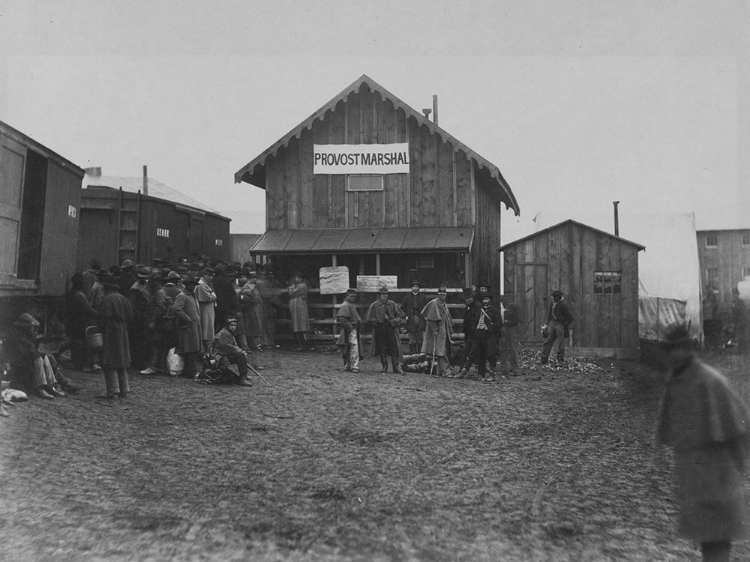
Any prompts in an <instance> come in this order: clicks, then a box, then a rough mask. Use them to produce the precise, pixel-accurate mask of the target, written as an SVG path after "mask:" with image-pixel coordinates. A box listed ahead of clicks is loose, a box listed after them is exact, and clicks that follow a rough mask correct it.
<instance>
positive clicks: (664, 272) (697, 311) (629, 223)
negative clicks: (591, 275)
mask: <svg viewBox="0 0 750 562" xmlns="http://www.w3.org/2000/svg"><path fill="white" fill-rule="evenodd" d="M567 219H573V220H575V221H578V222H581V223H583V224H586V225H588V226H591V227H593V228H598V229H600V230H603V231H605V232H612V233H613V234H614V218H613V212H612V211H610V212H601V213H592V212H591V211H579V212H576V213H575V216H570V215H568V216H562V215H560V216H556V215H554V214H545V215H544V216H543V215H542V214H541V213H539V214H537V215H536V217H534V219H533V220H527V221H524V220H523V219H515V220H510V221H506V223H505V224H504V226H503V234H502V237H503V241H504V243H507V242H511V241H513V240H518V239H519V238H522V237H524V236H527V235H529V234H533V233H534V232H538V231H539V230H543V229H545V228H548V227H550V226H553V225H555V224H557V223H559V222H562V221H564V220H567ZM618 222H619V235H620V236H621V237H622V238H625V239H627V240H630V241H632V242H636V243H637V244H641V245H643V246H645V247H646V249H645V251H643V252H639V257H638V276H639V289H638V304H639V306H638V310H639V313H638V333H639V336H640V338H641V339H646V340H657V341H660V340H662V339H663V336H664V331H665V329H666V327H667V326H669V325H670V324H672V323H673V322H677V321H681V322H687V323H689V326H690V333H691V335H692V336H693V337H694V338H696V339H697V340H698V341H700V342H702V341H703V313H702V303H701V282H700V267H699V263H698V242H697V239H696V233H695V215H694V213H673V214H660V215H649V214H646V213H642V212H631V211H629V210H627V209H620V212H619V221H618ZM506 241H507V242H506Z"/></svg>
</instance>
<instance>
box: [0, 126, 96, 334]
mask: <svg viewBox="0 0 750 562" xmlns="http://www.w3.org/2000/svg"><path fill="white" fill-rule="evenodd" d="M83 175H84V171H83V170H82V169H81V168H79V167H78V166H76V165H75V164H73V163H72V162H70V161H69V160H67V159H65V158H63V157H62V156H60V155H59V154H57V153H55V152H53V151H52V150H50V149H49V148H47V147H45V146H43V145H41V144H39V143H38V142H36V141H35V140H33V139H31V138H30V137H28V136H26V135H24V134H23V133H21V132H20V131H18V130H16V129H14V128H13V127H11V126H10V125H6V124H5V123H2V122H0V309H2V314H1V316H2V318H1V319H0V324H2V325H0V329H2V328H3V327H5V326H7V322H8V321H9V320H10V319H12V318H13V317H15V316H16V313H17V312H18V311H19V310H20V309H24V310H27V311H32V312H34V314H35V316H37V317H38V318H39V320H40V321H42V329H43V330H44V329H45V328H46V323H45V320H46V318H45V315H46V314H47V313H48V312H49V309H48V308H46V306H45V304H46V303H49V302H53V301H55V300H56V299H59V298H61V297H62V296H63V295H64V294H65V290H66V283H67V281H68V279H69V278H70V276H71V275H72V274H73V272H74V271H75V256H76V242H77V239H78V220H79V211H80V201H81V179H82V178H83ZM9 317H10V318H9Z"/></svg>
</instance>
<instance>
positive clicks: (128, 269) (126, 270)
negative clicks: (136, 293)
mask: <svg viewBox="0 0 750 562" xmlns="http://www.w3.org/2000/svg"><path fill="white" fill-rule="evenodd" d="M110 269H113V268H110ZM112 273H114V271H113V272H112ZM119 279H120V293H122V294H123V295H126V296H127V294H128V293H129V292H130V288H131V287H132V286H133V283H135V282H136V281H137V278H136V276H135V271H134V269H133V262H132V261H131V260H122V263H121V264H120V275H119Z"/></svg>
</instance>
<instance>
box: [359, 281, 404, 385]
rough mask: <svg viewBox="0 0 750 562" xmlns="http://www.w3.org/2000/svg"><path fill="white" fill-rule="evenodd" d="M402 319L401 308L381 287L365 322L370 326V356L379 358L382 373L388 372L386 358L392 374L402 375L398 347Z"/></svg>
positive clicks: (366, 315) (385, 288)
mask: <svg viewBox="0 0 750 562" xmlns="http://www.w3.org/2000/svg"><path fill="white" fill-rule="evenodd" d="M403 318H404V313H403V312H402V311H401V308H399V306H398V305H397V304H396V303H395V302H393V301H392V300H391V299H390V298H388V288H387V287H381V288H380V291H379V293H378V298H377V300H375V302H373V303H372V304H371V305H370V307H369V308H368V309H367V313H366V314H365V322H369V323H370V325H372V339H373V346H372V354H373V355H376V356H379V357H380V363H381V365H382V366H383V371H382V372H383V373H387V372H388V357H390V358H391V363H392V365H393V372H394V373H398V374H399V375H403V374H404V371H403V370H402V369H401V349H400V346H399V332H398V329H399V326H400V325H401V322H402V320H403Z"/></svg>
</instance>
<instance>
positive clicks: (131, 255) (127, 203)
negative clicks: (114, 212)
mask: <svg viewBox="0 0 750 562" xmlns="http://www.w3.org/2000/svg"><path fill="white" fill-rule="evenodd" d="M140 207H141V193H140V192H138V196H137V197H136V198H127V197H125V196H124V193H123V191H122V187H121V188H120V204H119V206H118V218H117V220H118V241H117V244H118V252H117V254H118V259H119V263H122V262H123V260H126V259H129V260H131V261H132V262H133V264H134V265H135V264H136V263H137V262H138V224H139V222H140V221H139V220H138V218H139V217H138V214H139V210H140Z"/></svg>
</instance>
